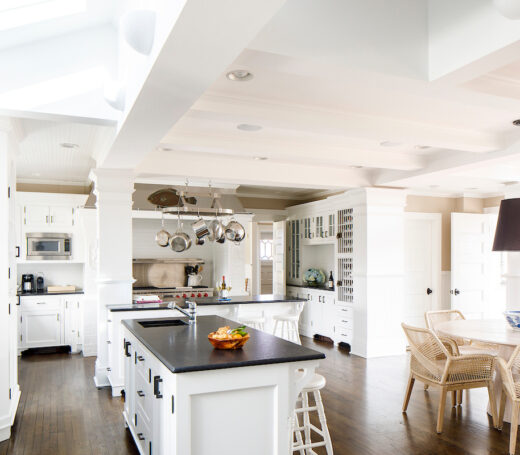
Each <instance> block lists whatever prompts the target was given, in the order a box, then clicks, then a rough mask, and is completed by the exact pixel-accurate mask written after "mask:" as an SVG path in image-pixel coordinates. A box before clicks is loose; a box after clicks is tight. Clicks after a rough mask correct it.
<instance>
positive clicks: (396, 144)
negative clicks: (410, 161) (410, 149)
mask: <svg viewBox="0 0 520 455" xmlns="http://www.w3.org/2000/svg"><path fill="white" fill-rule="evenodd" d="M379 145H380V146H381V147H399V146H400V145H403V143H402V142H393V141H383V142H380V143H379Z"/></svg>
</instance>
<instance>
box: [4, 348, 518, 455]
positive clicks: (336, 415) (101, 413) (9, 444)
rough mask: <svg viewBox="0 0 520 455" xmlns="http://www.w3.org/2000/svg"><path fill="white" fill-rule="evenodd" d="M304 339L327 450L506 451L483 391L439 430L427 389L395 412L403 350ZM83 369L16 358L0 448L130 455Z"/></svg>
mask: <svg viewBox="0 0 520 455" xmlns="http://www.w3.org/2000/svg"><path fill="white" fill-rule="evenodd" d="M304 344H305V345H308V346H312V347H314V348H316V349H319V350H322V351H324V352H325V353H326V355H327V359H326V360H325V361H323V362H322V364H321V368H320V372H321V373H322V374H324V375H325V377H326V378H327V387H326V388H325V389H324V390H323V391H322V396H323V401H324V404H325V412H326V414H327V419H328V423H329V429H330V433H331V437H332V441H333V445H334V451H335V454H336V455H351V454H352V455H372V454H374V455H376V454H377V455H380V454H391V455H394V454H395V455H398V454H414V455H423V454H424V455H426V454H457V455H463V454H467V455H469V454H472V455H473V454H475V455H476V454H478V455H480V454H482V455H483V454H497V455H504V454H507V449H508V442H509V425H508V424H505V425H504V430H503V431H502V432H500V431H497V430H494V429H493V428H492V427H491V425H490V421H489V418H488V416H487V413H486V406H487V393H486V391H485V390H473V391H471V392H470V393H469V394H466V395H465V400H464V405H463V406H462V407H459V408H458V409H457V408H451V406H447V408H446V415H445V422H444V432H443V434H442V435H440V436H439V435H437V434H436V433H435V422H436V412H437V403H438V401H437V400H438V397H439V395H438V392H437V391H436V390H430V391H428V392H425V391H424V390H423V387H422V384H420V383H416V386H415V389H414V391H413V394H412V398H411V401H410V406H409V408H408V413H407V414H406V415H403V414H402V413H401V405H402V399H403V394H404V390H405V385H406V380H407V374H408V366H407V362H408V360H407V357H406V356H401V357H386V358H378V359H371V360H368V361H367V360H365V359H362V358H359V357H355V356H350V355H347V354H345V353H343V352H341V351H338V349H337V348H330V347H329V346H328V345H326V344H321V343H317V342H314V341H313V340H309V339H305V340H304ZM93 372H94V358H83V357H81V356H78V355H69V354H49V355H33V356H29V357H23V358H22V359H21V361H20V386H21V389H22V398H21V401H20V407H19V409H18V414H17V417H16V420H15V425H14V428H13V434H12V437H11V440H10V441H6V442H3V443H0V455H7V454H9V455H22V454H23V455H62V454H64V455H87V454H88V455H98V454H99V455H104V454H107V455H108V454H110V455H126V454H137V453H138V452H137V449H136V448H135V446H134V444H133V441H132V438H131V436H130V434H129V432H128V431H127V430H125V429H124V426H123V421H122V416H121V411H122V407H123V403H122V401H121V400H120V399H117V398H116V399H113V398H111V396H110V393H109V390H108V389H103V390H97V389H96V388H95V386H94V384H93V381H92V376H93ZM519 447H520V445H519ZM317 452H318V453H319V454H320V455H321V454H323V453H324V452H323V451H320V450H319V449H318V450H317ZM519 453H520V449H519ZM208 455H209V454H208ZM215 455H223V454H215ZM266 455H271V454H266Z"/></svg>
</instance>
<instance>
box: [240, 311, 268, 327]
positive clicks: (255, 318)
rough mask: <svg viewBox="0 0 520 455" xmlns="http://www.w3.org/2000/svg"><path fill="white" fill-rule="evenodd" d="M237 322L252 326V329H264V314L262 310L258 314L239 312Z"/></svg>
mask: <svg viewBox="0 0 520 455" xmlns="http://www.w3.org/2000/svg"><path fill="white" fill-rule="evenodd" d="M238 322H240V323H241V324H244V325H247V326H248V327H252V328H253V329H257V330H262V331H264V330H265V315H264V312H263V311H262V312H261V313H258V314H243V315H240V314H239V315H238Z"/></svg>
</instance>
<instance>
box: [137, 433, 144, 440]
mask: <svg viewBox="0 0 520 455" xmlns="http://www.w3.org/2000/svg"><path fill="white" fill-rule="evenodd" d="M137 439H139V441H144V440H145V439H146V438H145V437H144V436H143V433H137Z"/></svg>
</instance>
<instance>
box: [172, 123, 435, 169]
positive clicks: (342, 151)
mask: <svg viewBox="0 0 520 455" xmlns="http://www.w3.org/2000/svg"><path fill="white" fill-rule="evenodd" d="M237 136H240V133H239V134H237V135H230V136H222V135H215V136H213V135H207V136H204V133H203V132H202V131H200V132H196V131H194V132H192V133H191V134H177V135H172V136H168V137H170V138H171V142H169V143H167V144H164V143H163V146H167V147H168V148H172V149H173V150H175V151H184V152H193V153H207V154H208V155H214V156H215V158H216V157H218V156H221V157H228V158H232V157H238V158H244V157H246V158H249V159H252V158H253V157H255V156H261V157H266V158H268V159H269V160H270V161H272V162H276V163H287V164H291V163H299V164H307V165H311V166H318V167H322V166H325V167H327V166H329V167H343V168H348V167H352V166H362V167H377V168H387V169H400V170H414V169H421V168H422V167H423V166H424V165H425V164H426V163H425V161H424V158H423V157H421V156H418V155H413V154H411V153H403V152H394V151H390V150H388V149H386V150H381V151H373V150H368V149H363V148H361V147H360V148H354V147H348V146H340V145H336V146H334V145H331V144H330V142H329V143H327V142H326V141H325V140H323V142H321V143H320V142H318V141H317V142H311V141H307V142H303V141H302V139H305V138H302V139H296V140H295V139H293V137H289V138H287V139H270V138H263V137H262V136H259V135H255V133H244V136H243V137H237ZM322 139H323V138H322Z"/></svg>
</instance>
